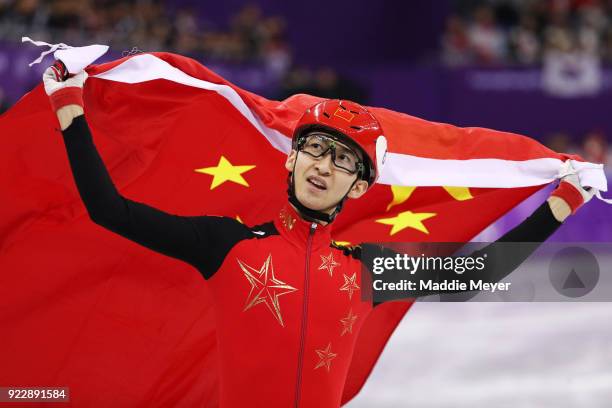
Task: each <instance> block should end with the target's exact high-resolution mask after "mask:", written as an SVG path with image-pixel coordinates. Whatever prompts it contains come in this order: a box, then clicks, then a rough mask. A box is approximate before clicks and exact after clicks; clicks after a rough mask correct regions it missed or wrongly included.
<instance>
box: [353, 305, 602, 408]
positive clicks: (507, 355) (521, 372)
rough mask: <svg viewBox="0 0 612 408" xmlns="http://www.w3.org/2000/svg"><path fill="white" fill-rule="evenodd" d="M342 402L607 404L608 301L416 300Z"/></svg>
mask: <svg viewBox="0 0 612 408" xmlns="http://www.w3.org/2000/svg"><path fill="white" fill-rule="evenodd" d="M346 406H347V407H349V408H366V407H367V408H372V407H384V408H387V407H388V408H391V407H393V408H399V407H415V408H434V407H435V408H462V407H465V408H481V407H482V408H506V407H507V408H533V407H537V408H548V407H550V408H553V407H554V408H610V407H612V303H586V302H585V303H475V302H468V303H428V302H419V303H417V304H415V305H414V306H413V308H412V309H411V310H410V311H409V312H408V313H407V314H406V316H405V317H404V320H403V321H402V322H401V324H400V325H399V327H398V329H397V330H396V332H395V333H394V335H393V336H392V337H391V339H390V341H389V343H388V344H387V347H386V348H385V351H384V352H383V354H382V356H381V358H380V360H379V361H378V363H377V365H376V367H375V369H374V371H373V373H372V375H371V376H370V379H369V380H368V382H367V383H366V385H365V386H364V388H363V389H362V391H361V392H360V393H359V394H358V396H357V397H356V398H355V399H353V400H352V401H351V402H350V403H349V404H348V405H346Z"/></svg>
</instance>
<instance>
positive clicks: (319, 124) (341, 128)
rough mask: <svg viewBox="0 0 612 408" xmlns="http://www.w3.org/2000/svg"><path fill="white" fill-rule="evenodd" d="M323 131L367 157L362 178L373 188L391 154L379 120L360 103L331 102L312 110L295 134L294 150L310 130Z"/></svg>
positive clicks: (309, 109) (302, 120)
mask: <svg viewBox="0 0 612 408" xmlns="http://www.w3.org/2000/svg"><path fill="white" fill-rule="evenodd" d="M314 130H322V131H325V132H327V133H329V134H331V135H332V136H334V137H336V138H337V139H338V141H339V142H344V143H346V144H347V145H349V146H353V147H357V148H358V149H359V150H361V152H362V153H363V154H364V162H365V163H364V167H365V168H364V171H363V172H362V174H361V178H362V179H363V180H365V181H367V182H368V186H369V187H371V186H372V185H373V184H374V183H376V180H378V177H379V175H380V172H381V171H382V166H383V164H384V162H385V156H386V154H387V139H386V138H385V136H384V134H383V131H382V127H381V126H380V123H379V122H378V120H377V119H376V118H375V117H374V115H372V114H371V113H370V112H369V111H368V110H367V109H366V108H364V107H363V106H361V105H359V104H358V103H355V102H351V101H343V100H339V99H328V100H324V101H321V102H319V103H317V104H316V105H314V106H312V107H310V108H308V109H307V110H306V112H304V115H302V117H301V118H300V120H299V121H298V124H297V126H296V127H295V130H294V132H293V143H292V145H293V149H295V150H298V146H299V144H300V143H301V141H302V140H303V137H304V136H305V135H306V134H307V133H308V132H310V131H314Z"/></svg>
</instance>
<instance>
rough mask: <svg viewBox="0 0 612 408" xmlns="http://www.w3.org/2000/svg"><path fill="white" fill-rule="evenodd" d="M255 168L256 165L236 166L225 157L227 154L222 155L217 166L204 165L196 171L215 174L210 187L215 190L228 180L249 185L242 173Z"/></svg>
mask: <svg viewBox="0 0 612 408" xmlns="http://www.w3.org/2000/svg"><path fill="white" fill-rule="evenodd" d="M253 168H255V166H234V165H233V164H232V163H230V161H229V160H227V159H226V158H225V156H221V158H220V159H219V164H217V165H216V166H215V167H204V168H201V169H195V171H197V172H198V173H204V174H210V175H211V176H213V180H212V183H211V185H210V189H211V190H213V189H214V188H216V187H218V186H220V185H221V184H223V183H225V182H226V181H233V182H234V183H236V184H240V185H242V186H246V187H248V186H249V183H247V181H246V180H245V179H244V177H242V173H246V172H247V171H249V170H252V169H253Z"/></svg>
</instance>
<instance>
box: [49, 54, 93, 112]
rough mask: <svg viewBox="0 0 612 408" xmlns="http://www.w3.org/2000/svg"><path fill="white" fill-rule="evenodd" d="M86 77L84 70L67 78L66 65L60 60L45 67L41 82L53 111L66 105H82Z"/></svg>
mask: <svg viewBox="0 0 612 408" xmlns="http://www.w3.org/2000/svg"><path fill="white" fill-rule="evenodd" d="M86 79H87V72H85V71H81V72H79V73H78V74H76V75H74V76H72V77H70V78H68V71H67V70H66V66H65V65H64V64H63V63H62V62H61V61H56V62H55V63H54V64H53V65H52V66H50V67H49V68H47V69H46V70H45V72H44V73H43V83H44V86H45V92H46V93H47V95H48V96H49V102H50V103H51V107H52V108H53V111H55V112H57V111H58V110H59V109H60V108H62V107H64V106H67V105H78V106H80V107H83V105H84V103H83V84H84V83H85V81H86Z"/></svg>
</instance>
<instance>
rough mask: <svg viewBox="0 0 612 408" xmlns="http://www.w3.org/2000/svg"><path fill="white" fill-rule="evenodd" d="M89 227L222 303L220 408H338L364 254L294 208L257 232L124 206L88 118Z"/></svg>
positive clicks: (76, 165)
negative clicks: (182, 269)
mask: <svg viewBox="0 0 612 408" xmlns="http://www.w3.org/2000/svg"><path fill="white" fill-rule="evenodd" d="M63 136H64V142H65V145H66V150H67V153H68V157H69V160H70V165H71V168H72V172H73V176H74V179H75V182H76V185H77V187H78V190H79V193H80V195H81V198H82V199H83V202H84V204H85V206H86V207H87V210H88V212H89V215H90V217H91V219H92V220H93V221H94V222H96V223H97V224H99V225H102V226H104V227H105V228H107V229H109V230H111V231H114V232H116V233H118V234H120V235H122V236H124V237H126V238H128V239H130V240H132V241H134V242H137V243H139V244H141V245H144V246H146V247H148V248H150V249H153V250H155V251H157V252H160V253H163V254H165V255H168V256H171V257H174V258H177V259H180V260H183V261H185V262H188V263H189V264H191V265H193V266H194V267H196V268H197V269H198V270H199V271H200V273H201V274H202V275H203V276H204V277H205V278H206V279H207V284H208V286H209V287H210V289H211V294H212V296H213V298H214V299H213V300H214V304H215V314H216V321H217V340H218V342H217V344H218V351H219V369H220V387H221V388H220V406H221V407H294V406H299V407H338V406H340V404H341V398H342V391H343V387H344V382H345V380H346V377H347V372H348V369H349V364H350V362H351V358H352V355H353V350H354V346H355V341H356V338H357V334H358V332H359V329H360V327H361V326H362V324H363V322H364V321H365V318H366V316H367V315H368V313H369V312H370V311H371V310H372V308H373V305H372V303H371V301H363V300H362V293H361V291H362V290H363V288H364V287H368V288H369V287H370V286H367V283H366V286H364V284H363V283H362V281H361V260H360V259H359V258H360V257H359V253H360V251H358V250H351V249H347V248H342V247H338V246H336V245H335V244H333V242H332V239H331V228H332V225H331V224H330V225H328V226H321V225H318V224H315V223H311V222H308V221H305V220H303V219H302V218H300V217H299V215H298V214H297V213H296V211H295V210H294V209H293V207H291V206H290V205H289V204H288V203H287V204H286V205H285V206H284V207H283V208H281V209H279V212H278V214H277V216H276V217H275V218H274V220H272V221H270V222H268V223H265V224H261V225H258V226H254V227H248V226H246V225H243V224H241V223H240V222H238V221H236V220H234V219H232V218H227V217H216V216H178V215H172V214H168V213H165V212H162V211H160V210H157V209H155V208H153V207H150V206H147V205H145V204H142V203H139V202H135V201H132V200H129V199H127V198H125V197H122V196H121V195H120V194H119V193H118V192H117V190H116V188H115V186H114V185H113V183H112V181H111V178H110V176H109V174H108V172H107V170H106V168H105V167H104V164H103V162H102V160H101V158H100V156H99V154H98V152H97V150H96V148H95V145H94V143H93V140H92V137H91V133H90V131H89V128H88V126H87V122H86V121H85V118H84V116H79V117H77V118H76V119H75V120H74V122H73V123H72V124H71V125H70V126H69V127H68V128H67V129H66V130H65V131H64V132H63ZM559 225H560V224H559V223H558V222H557V221H556V220H554V218H553V216H552V214H551V213H550V210H549V208H548V206H547V205H546V204H545V205H543V206H541V207H540V208H539V209H538V210H537V211H536V213H534V215H533V216H531V217H530V218H528V219H527V220H526V221H525V222H524V223H523V224H521V225H520V226H519V227H517V228H516V229H515V230H513V231H511V232H510V233H508V234H506V235H505V238H506V240H507V241H512V240H514V241H521V240H525V238H526V237H530V239H531V240H532V241H541V240H544V239H546V237H548V235H550V234H551V233H552V232H553V231H554V230H555V229H556V228H557V227H558V226H559Z"/></svg>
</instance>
